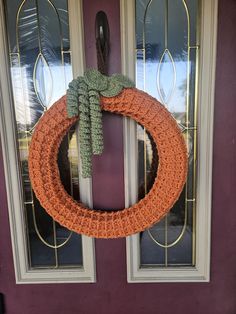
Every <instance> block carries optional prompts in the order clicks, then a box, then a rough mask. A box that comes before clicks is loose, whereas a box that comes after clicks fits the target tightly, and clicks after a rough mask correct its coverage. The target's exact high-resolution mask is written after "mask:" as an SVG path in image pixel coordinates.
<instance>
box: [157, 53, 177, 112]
mask: <svg viewBox="0 0 236 314" xmlns="http://www.w3.org/2000/svg"><path fill="white" fill-rule="evenodd" d="M175 84H176V69H175V63H174V60H173V58H172V55H171V53H170V51H169V49H165V50H164V53H163V54H162V56H161V59H160V62H159V66H158V71H157V88H158V93H159V95H160V98H161V102H162V103H163V104H168V103H169V101H170V99H171V96H172V95H173V92H174V89H175ZM167 107H168V106H167Z"/></svg>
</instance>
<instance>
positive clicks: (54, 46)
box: [6, 0, 83, 268]
mask: <svg viewBox="0 0 236 314" xmlns="http://www.w3.org/2000/svg"><path fill="white" fill-rule="evenodd" d="M6 20H7V29H8V38H9V50H10V63H11V77H12V89H13V95H14V105H15V116H16V126H17V136H18V147H19V162H20V166H21V167H20V168H21V176H22V185H23V196H24V202H25V219H26V230H27V240H28V257H29V265H30V267H32V268H38V267H39V268H41V267H47V268H59V267H81V266H82V264H83V261H82V242H81V236H80V235H78V234H74V233H72V232H70V231H69V230H67V229H65V228H63V227H61V226H60V225H58V224H57V223H56V222H55V221H54V220H52V219H51V217H49V216H48V215H47V214H46V212H45V210H44V209H43V208H41V205H40V204H39V202H38V201H37V199H36V197H35V196H34V194H33V191H32V188H31V184H30V179H29V171H28V152H29V145H30V140H31V136H32V133H33V131H34V128H35V126H36V124H37V122H38V120H39V119H40V117H41V116H42V115H43V114H44V112H45V111H46V110H47V109H48V108H49V107H50V106H51V105H52V104H53V103H54V102H55V101H56V100H57V99H59V98H60V97H61V96H62V95H63V94H64V93H65V90H66V87H67V85H68V83H69V82H70V80H71V79H72V68H71V56H70V42H69V25H68V8H67V1H66V0H63V1H61V0H40V1H39V0H27V1H26V0H14V1H10V0H8V1H6ZM58 165H59V170H60V175H61V180H62V182H63V184H64V186H65V189H66V190H67V192H68V193H69V194H71V195H72V196H73V197H74V198H75V199H79V188H78V182H79V180H78V147H77V141H76V135H75V130H74V129H73V128H72V129H71V130H70V132H69V133H68V135H67V136H66V137H65V138H64V140H63V141H62V144H61V147H60V151H59V154H58Z"/></svg>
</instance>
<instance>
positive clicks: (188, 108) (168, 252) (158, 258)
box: [136, 0, 199, 267]
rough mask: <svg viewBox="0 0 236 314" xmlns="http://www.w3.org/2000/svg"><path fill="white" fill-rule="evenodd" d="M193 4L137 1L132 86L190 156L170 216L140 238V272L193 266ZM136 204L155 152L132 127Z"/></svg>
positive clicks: (148, 180)
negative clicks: (177, 133)
mask: <svg viewBox="0 0 236 314" xmlns="http://www.w3.org/2000/svg"><path fill="white" fill-rule="evenodd" d="M198 9H199V1H198V0H136V86H137V87H138V88H139V89H142V90H144V91H146V92H147V93H149V94H150V95H152V96H153V97H155V98H157V99H158V100H159V101H160V102H161V103H162V104H163V105H164V106H165V107H166V108H167V109H168V110H169V111H170V112H171V114H172V115H173V116H174V118H175V119H176V121H177V123H178V124H179V127H180V129H181V131H182V133H183V136H184V138H185V139H186V144H187V148H188V155H189V169H188V178H187V183H186V185H185V188H184V190H183V192H182V194H181V196H180V198H179V200H178V201H177V203H176V204H175V205H174V207H173V208H172V210H171V211H170V213H169V214H168V215H167V216H166V217H165V218H164V219H163V220H162V221H160V222H159V223H157V224H156V225H154V226H153V227H152V228H150V229H149V230H147V231H145V232H142V233H141V234H140V263H141V267H146V266H155V267H169V266H171V267H172V266H194V265H195V216H196V213H195V208H196V180H197V178H196V163H197V160H196V156H197V90H198V86H197V84H198V81H197V68H198V50H199V45H198V32H197V29H198ZM137 134H138V147H139V199H140V198H142V197H143V196H144V194H145V193H147V192H148V190H149V189H150V188H151V186H152V183H153V180H154V176H153V174H155V172H156V169H157V167H158V151H157V149H156V147H154V146H153V141H152V139H151V138H150V136H149V134H148V133H147V132H146V130H145V129H143V128H142V127H141V126H140V125H138V126H137Z"/></svg>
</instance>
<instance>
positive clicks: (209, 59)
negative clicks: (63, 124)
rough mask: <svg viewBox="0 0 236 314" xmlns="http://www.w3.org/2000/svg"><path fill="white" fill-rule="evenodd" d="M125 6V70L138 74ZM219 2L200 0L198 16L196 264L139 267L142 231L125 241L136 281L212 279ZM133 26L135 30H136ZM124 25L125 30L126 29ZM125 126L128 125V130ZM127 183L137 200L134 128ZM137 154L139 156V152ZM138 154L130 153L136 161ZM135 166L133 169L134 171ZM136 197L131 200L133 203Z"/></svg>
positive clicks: (130, 5) (124, 4)
mask: <svg viewBox="0 0 236 314" xmlns="http://www.w3.org/2000/svg"><path fill="white" fill-rule="evenodd" d="M120 5H121V23H122V25H121V42H122V61H123V66H122V70H123V74H125V75H128V76H130V77H131V78H133V79H134V56H135V49H134V44H133V42H132V41H133V38H134V34H133V33H134V27H135V23H134V22H135V21H134V19H135V16H134V5H135V0H130V1H125V0H120ZM217 13H218V1H217V0H208V1H201V14H200V16H201V19H200V63H199V94H198V104H199V110H198V124H199V134H198V143H199V144H198V169H197V178H198V180H197V208H196V212H197V215H196V266H195V267H189V268H184V267H183V268H178V269H177V268H169V267H168V268H161V269H160V268H159V269H157V268H155V267H149V268H141V267H140V245H139V235H133V236H131V237H128V238H127V240H126V245H127V247H126V248H127V249H126V251H127V280H128V282H130V283H135V282H209V281H210V248H211V245H210V244H211V191H212V154H213V117H214V93H215V65H216V40H217ZM132 28H133V31H132ZM124 29H125V31H124ZM125 130H126V129H125ZM124 136H125V141H124V142H125V165H126V166H125V182H126V183H127V184H126V194H125V195H126V206H128V205H130V204H132V203H135V201H137V192H136V191H135V192H134V188H133V187H132V186H131V182H132V176H134V177H137V172H135V171H137V170H135V169H134V168H133V170H131V171H130V169H129V164H130V163H131V162H130V161H129V159H131V156H132V155H129V154H130V151H129V150H127V149H126V146H127V143H132V142H135V138H136V137H133V140H132V139H131V137H130V133H129V132H127V131H126V133H125V135H124ZM136 156H137V155H136ZM136 159H137V158H135V157H134V155H133V156H132V161H133V160H136ZM133 171H134V172H133ZM131 200H132V202H131Z"/></svg>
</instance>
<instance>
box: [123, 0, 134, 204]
mask: <svg viewBox="0 0 236 314" xmlns="http://www.w3.org/2000/svg"><path fill="white" fill-rule="evenodd" d="M134 22H135V1H133V0H130V1H126V0H120V29H121V71H122V74H124V75H126V76H128V77H129V78H130V79H131V80H133V81H135V59H134V51H135V24H134ZM123 135H124V181H125V182H124V185H125V207H129V206H130V205H131V204H134V203H135V202H136V201H137V197H138V160H137V159H136V158H133V159H131V158H130V157H129V156H137V153H138V142H137V141H136V140H134V139H136V138H137V124H136V122H135V121H134V120H132V119H130V118H128V117H124V118H123Z"/></svg>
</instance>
